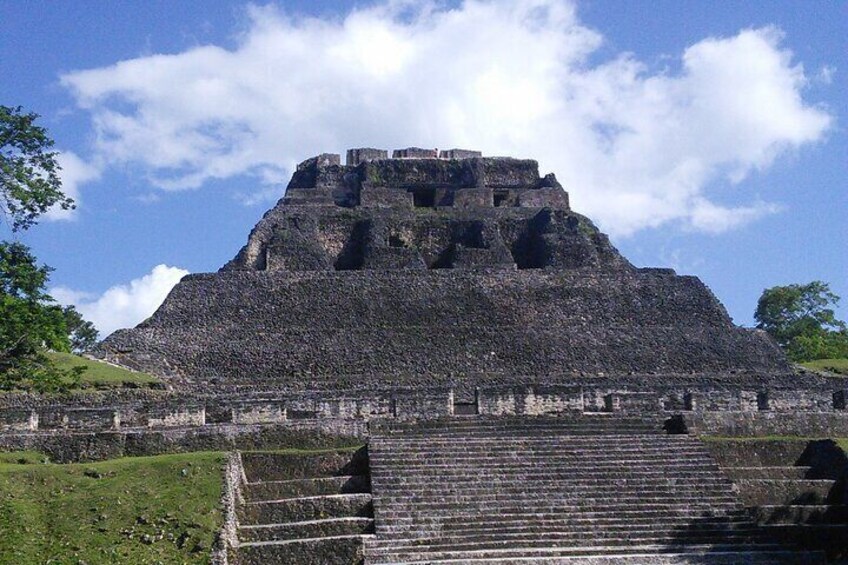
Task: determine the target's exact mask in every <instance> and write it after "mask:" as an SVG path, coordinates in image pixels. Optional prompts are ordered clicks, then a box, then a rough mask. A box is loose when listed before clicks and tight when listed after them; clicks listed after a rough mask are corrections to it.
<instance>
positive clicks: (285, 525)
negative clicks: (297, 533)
mask: <svg viewBox="0 0 848 565" xmlns="http://www.w3.org/2000/svg"><path fill="white" fill-rule="evenodd" d="M373 521H374V518H367V517H365V516H344V517H341V518H321V519H319V520H302V521H299V522H279V523H276V524H239V525H238V529H239V530H250V531H257V530H270V529H273V528H289V527H295V528H296V527H298V526H312V525H315V524H333V523H344V522H373Z"/></svg>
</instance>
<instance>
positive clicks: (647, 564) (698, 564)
mask: <svg viewBox="0 0 848 565" xmlns="http://www.w3.org/2000/svg"><path fill="white" fill-rule="evenodd" d="M687 549H689V548H687ZM683 551H684V552H675V551H673V550H671V551H668V552H665V553H643V552H640V551H635V550H634V551H632V552H631V553H614V554H607V555H597V554H595V555H570V556H567V557H556V556H536V557H516V556H511V557H504V558H500V557H488V558H487V557H471V558H462V557H459V558H450V557H448V558H445V559H440V560H438V561H433V560H427V561H405V562H403V563H404V565H431V564H432V563H439V564H442V565H707V564H708V565H823V564H824V561H823V559H822V557H820V556H818V555H817V554H811V553H806V552H804V553H799V552H796V551H785V550H776V551H769V550H764V549H761V550H760V551H757V552H750V551H738V550H735V551H734V550H723V551H722V550H717V549H713V550H711V551H710V550H704V551H703V552H695V551H686V550H683Z"/></svg>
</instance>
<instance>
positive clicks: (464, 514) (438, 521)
mask: <svg viewBox="0 0 848 565" xmlns="http://www.w3.org/2000/svg"><path fill="white" fill-rule="evenodd" d="M490 516H499V517H500V518H501V519H502V521H501V524H509V523H523V522H526V523H531V524H536V523H540V522H545V521H548V520H555V519H561V520H572V521H573V522H574V523H581V524H582V523H586V522H591V521H599V522H602V521H615V520H621V519H625V520H633V519H653V520H655V521H657V522H658V523H666V522H667V521H678V520H680V519H683V520H689V521H690V523H692V522H696V521H698V520H701V519H706V518H710V517H712V518H715V517H723V516H741V517H742V519H745V518H746V517H745V515H744V510H741V509H739V508H738V507H737V506H735V505H734V506H733V507H729V508H727V509H721V508H713V507H712V506H710V505H701V506H700V507H699V506H697V505H691V506H690V507H688V508H687V507H669V506H663V507H659V508H657V507H654V508H646V507H645V506H644V505H642V506H639V507H632V506H622V507H621V508H620V509H618V510H616V509H611V510H607V511H585V512H581V513H579V514H575V513H572V515H570V516H569V517H568V518H564V517H563V513H562V512H561V511H556V512H552V511H548V512H539V511H537V510H536V509H533V511H529V512H528V511H527V510H522V509H518V510H516V511H508V510H507V511H503V512H498V513H495V514H491V515H487V514H482V513H481V512H480V511H479V510H477V509H467V508H466V509H463V510H462V511H457V510H454V511H453V512H452V513H451V514H450V516H448V517H446V516H445V515H444V514H438V513H435V514H430V515H424V514H422V513H420V512H418V513H415V512H383V511H382V510H380V509H379V508H378V518H379V520H378V525H377V527H378V531H383V528H384V527H390V528H392V527H393V528H398V529H400V528H402V527H406V526H411V527H419V528H422V529H423V528H429V529H432V528H440V527H442V526H444V527H448V524H451V523H455V522H456V521H461V522H463V523H466V524H472V525H476V524H477V523H478V520H479V521H480V522H481V523H483V522H485V521H486V520H487V519H488V518H489V517H490Z"/></svg>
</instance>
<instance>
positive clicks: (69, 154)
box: [44, 151, 101, 220]
mask: <svg viewBox="0 0 848 565" xmlns="http://www.w3.org/2000/svg"><path fill="white" fill-rule="evenodd" d="M58 161H59V165H60V166H61V167H62V170H61V172H60V173H59V176H60V177H61V179H62V192H64V193H65V196H69V197H71V198H73V200H74V202H75V203H76V205H77V207H79V205H80V191H79V187H80V185H82V184H85V183H87V182H91V181H94V180H97V179H99V178H100V174H101V171H100V169H99V168H98V167H95V166H94V165H92V164H90V163H86V162H85V161H83V160H82V159H81V158H80V157H79V155H77V154H76V153H74V152H73V151H60V152H59V156H58ZM74 217H76V209H70V210H63V209H62V208H61V207H59V206H53V207H52V208H50V209H49V210H47V212H45V214H44V218H45V219H47V220H70V219H73V218H74Z"/></svg>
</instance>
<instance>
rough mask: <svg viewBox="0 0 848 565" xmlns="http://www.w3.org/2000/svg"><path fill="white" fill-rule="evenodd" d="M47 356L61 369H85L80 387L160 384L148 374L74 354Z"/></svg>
mask: <svg viewBox="0 0 848 565" xmlns="http://www.w3.org/2000/svg"><path fill="white" fill-rule="evenodd" d="M46 355H47V357H48V358H49V359H50V360H51V361H52V362H53V364H54V365H55V366H56V367H58V368H60V369H71V368H72V367H78V366H83V367H85V368H86V370H85V372H84V373H82V374H81V375H80V378H79V385H81V386H97V387H100V386H122V385H124V384H126V383H129V384H133V385H139V386H147V385H151V384H155V383H158V382H159V380H158V379H157V378H156V377H154V376H152V375H148V374H147V373H139V372H136V371H129V370H127V369H123V368H121V367H116V366H115V365H110V364H108V363H103V362H102V361H96V360H94V359H87V358H85V357H80V356H79V355H74V354H72V353H61V352H54V351H51V352H48V353H47V354H46ZM68 384H69V385H71V384H73V383H70V382H69V383H68Z"/></svg>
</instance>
